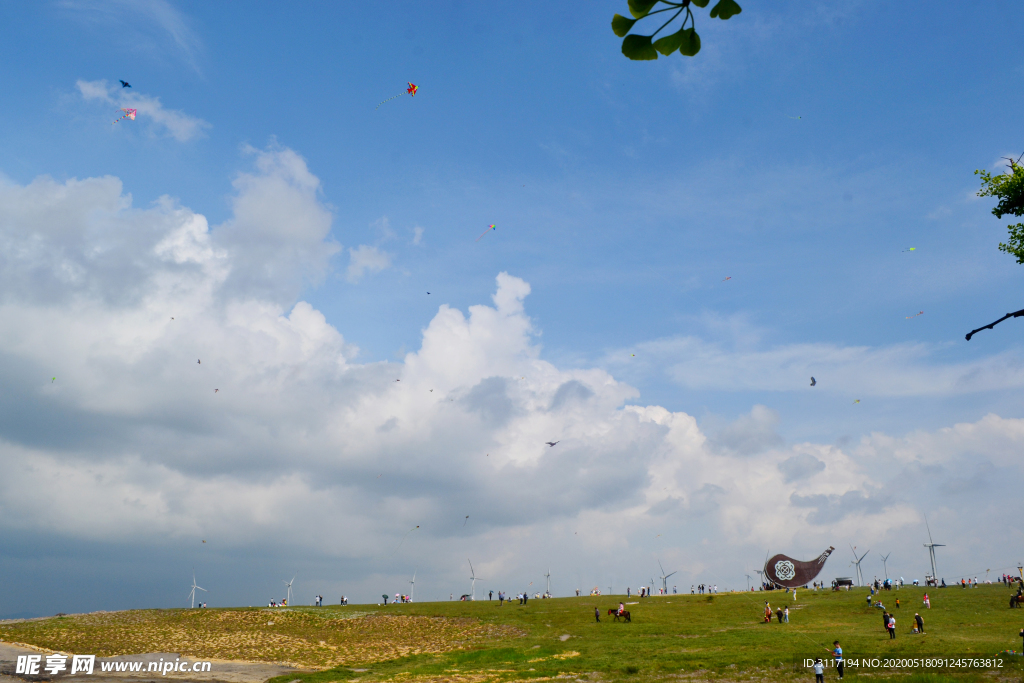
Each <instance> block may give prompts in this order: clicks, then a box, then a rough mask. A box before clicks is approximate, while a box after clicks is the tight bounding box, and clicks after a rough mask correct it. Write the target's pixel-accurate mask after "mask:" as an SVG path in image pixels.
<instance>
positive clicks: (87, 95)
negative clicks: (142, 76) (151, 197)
mask: <svg viewBox="0 0 1024 683" xmlns="http://www.w3.org/2000/svg"><path fill="white" fill-rule="evenodd" d="M75 85H76V86H77V87H78V91H79V92H80V93H81V94H82V99H84V100H86V101H93V100H98V101H100V102H105V103H107V104H110V105H113V106H115V107H117V108H118V109H120V108H131V109H135V110H136V111H137V116H139V117H141V120H142V121H145V120H146V118H147V117H148V118H149V119H150V120H152V122H153V124H155V125H154V128H155V129H156V130H162V131H165V132H166V134H167V135H170V136H171V137H173V138H174V139H175V140H178V141H179V142H187V141H189V140H194V139H196V138H198V137H201V136H203V135H204V134H205V131H206V129H208V128H210V124H209V123H207V122H206V121H203V120H202V119H200V118H197V117H194V116H189V115H188V114H186V113H185V112H182V111H178V110H176V109H166V108H164V106H163V104H162V103H161V102H160V98H159V97H151V96H149V95H141V94H139V93H137V92H135V91H134V90H125V89H124V88H120V87H116V88H111V87H110V86H108V85H107V82H106V81H105V80H101V81H84V80H81V79H79V80H78V81H76V82H75ZM114 118H116V117H114Z"/></svg>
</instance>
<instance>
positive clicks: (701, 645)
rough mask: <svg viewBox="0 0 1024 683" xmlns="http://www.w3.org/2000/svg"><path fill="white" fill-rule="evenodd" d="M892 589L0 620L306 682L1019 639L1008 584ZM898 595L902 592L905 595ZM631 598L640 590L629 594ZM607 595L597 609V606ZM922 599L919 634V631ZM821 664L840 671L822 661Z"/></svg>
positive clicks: (787, 658)
mask: <svg viewBox="0 0 1024 683" xmlns="http://www.w3.org/2000/svg"><path fill="white" fill-rule="evenodd" d="M923 592H924V591H923V589H921V588H914V587H905V588H904V589H903V590H900V591H892V592H890V593H883V594H882V596H881V597H882V600H883V602H884V603H885V604H886V606H887V607H889V608H890V610H891V611H893V612H894V613H895V615H896V618H897V638H896V639H895V640H890V639H889V636H888V634H887V632H886V631H885V630H884V629H883V627H882V618H881V610H879V609H876V608H873V607H868V606H867V604H866V602H865V596H866V594H867V591H866V590H864V589H857V590H855V591H851V592H849V593H847V592H840V593H832V592H817V593H815V592H813V591H805V590H800V591H799V592H798V599H797V600H796V601H795V602H794V601H793V600H792V596H791V595H787V594H785V593H783V592H772V593H731V594H721V595H716V596H713V597H709V596H691V595H672V596H665V597H655V598H648V599H646V600H643V601H640V602H639V604H630V605H628V609H629V610H630V611H631V612H632V616H633V621H632V623H629V624H626V623H616V622H613V621H612V620H611V619H610V618H609V617H607V616H606V612H607V609H608V608H612V607H615V606H616V605H617V604H618V602H619V600H620V598H621V599H624V596H602V597H600V598H590V597H580V598H557V599H553V600H534V599H531V600H530V601H529V603H528V604H527V605H525V606H520V605H518V604H516V603H515V602H512V603H511V604H509V603H506V604H505V605H504V606H503V607H499V606H498V603H497V601H493V602H488V601H486V600H484V601H477V602H475V603H462V602H439V603H422V604H411V605H388V606H387V607H383V606H380V607H377V606H363V605H358V606H350V607H322V608H306V607H302V608H288V609H280V608H278V609H268V608H262V609H259V608H255V609H208V610H148V611H136V612H119V613H110V614H97V615H82V616H77V617H67V618H60V619H57V618H55V619H48V620H44V621H36V622H26V623H19V624H10V625H2V626H0V639H3V640H6V641H8V642H21V643H29V644H33V645H37V646H40V647H45V648H50V649H60V650H63V651H66V652H76V653H89V654H97V655H115V654H127V653H137V652H147V651H163V652H167V651H174V652H180V653H181V654H183V655H187V656H189V657H194V658H217V659H245V660H249V661H267V662H270V661H274V662H288V663H292V664H295V665H299V666H303V667H307V668H311V669H316V670H317V671H316V672H315V673H309V674H304V675H301V676H291V677H288V678H287V681H284V680H282V681H281V683H290V681H294V680H296V679H297V678H298V679H300V680H302V681H303V682H304V683H328V682H332V681H349V680H356V679H358V680H360V681H363V682H365V683H370V682H372V681H383V680H399V681H407V680H409V681H421V680H428V679H433V680H442V679H443V680H448V681H453V682H462V683H476V682H480V681H486V680H510V679H524V678H529V679H535V680H536V679H547V678H553V677H561V678H576V679H580V680H584V679H597V678H600V679H602V680H619V679H630V680H633V681H637V682H638V683H639V682H640V681H646V680H664V679H668V678H673V679H679V678H681V679H687V680H688V679H694V678H696V679H703V678H712V679H720V680H723V681H724V680H780V681H782V680H808V681H813V680H814V677H813V674H811V673H809V672H807V671H806V670H802V669H797V666H796V664H797V662H798V661H800V660H802V659H804V658H807V657H809V658H814V657H816V656H821V657H822V658H823V659H827V658H828V656H827V649H828V647H829V646H830V645H831V643H832V641H833V640H839V641H840V642H841V644H842V646H843V649H844V651H845V653H846V656H847V657H848V658H849V659H850V660H853V659H857V660H863V659H865V658H867V659H872V658H877V659H879V660H880V661H879V664H884V660H885V659H886V658H891V657H895V658H915V657H917V658H923V657H943V658H953V657H966V656H973V657H987V658H991V657H994V656H995V655H997V654H998V653H999V652H1000V651H1002V650H1007V649H1013V650H1016V651H1018V652H1020V651H1021V650H1022V649H1024V648H1022V646H1021V639H1020V638H1019V637H1018V636H1017V633H1018V632H1019V631H1020V629H1021V628H1022V627H1024V610H1011V609H1009V607H1008V598H1009V595H1010V592H1009V591H1008V590H1007V589H1006V588H1005V587H1003V586H982V587H980V588H977V589H968V590H963V589H960V588H946V589H941V590H936V589H932V590H930V591H929V594H930V596H931V598H932V608H931V609H930V610H928V609H924V608H923V605H922V604H921V596H922V594H923ZM897 597H898V598H900V602H901V603H902V605H901V607H900V608H899V609H898V610H897V609H896V608H895V600H896V598H897ZM766 598H767V599H769V600H770V601H771V603H772V606H773V607H775V606H777V605H782V606H786V605H788V606H789V608H790V623H788V624H779V623H777V622H775V621H774V620H773V622H772V623H770V624H765V623H763V620H762V613H763V606H764V600H765V599H766ZM629 602H637V600H636V599H635V598H634V599H633V600H630V601H629ZM595 606H596V607H598V608H600V609H601V623H597V622H596V621H595V619H594V608H595ZM915 612H920V613H921V615H922V616H923V617H924V619H925V634H924V635H918V634H912V633H911V632H910V631H911V627H912V622H913V616H914V613H915ZM1022 660H1024V657H1019V656H1018V657H1014V656H1004V657H1003V668H1001V669H997V668H993V667H984V668H978V669H972V670H966V671H965V670H961V669H958V668H938V669H930V670H929V669H922V668H916V669H900V670H889V669H885V668H884V666H878V667H848V668H847V672H848V674H847V675H848V678H850V679H851V680H852V679H855V678H860V677H863V678H865V680H872V681H878V680H889V679H890V678H891V679H892V680H903V681H907V682H908V683H914V682H922V683H923V682H926V681H930V682H933V683H939V682H941V681H946V680H950V681H953V680H955V681H975V680H977V681H1015V682H1017V681H1022V680H1024V666H1022V665H1024V661H1022ZM826 680H836V676H835V673H834V672H828V673H827V675H826Z"/></svg>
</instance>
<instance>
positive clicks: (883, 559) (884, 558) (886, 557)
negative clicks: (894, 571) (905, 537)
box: [878, 553, 892, 581]
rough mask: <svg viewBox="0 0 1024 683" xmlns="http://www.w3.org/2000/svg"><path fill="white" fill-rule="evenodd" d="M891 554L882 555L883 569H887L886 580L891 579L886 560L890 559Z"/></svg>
mask: <svg viewBox="0 0 1024 683" xmlns="http://www.w3.org/2000/svg"><path fill="white" fill-rule="evenodd" d="M878 554H879V555H882V553H878ZM889 555H892V553H889ZM889 555H882V569H884V570H885V580H886V581H888V580H889V567H888V566H887V565H886V564H885V562H886V560H888V559H889Z"/></svg>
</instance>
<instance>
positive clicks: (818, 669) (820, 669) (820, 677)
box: [814, 657, 825, 683]
mask: <svg viewBox="0 0 1024 683" xmlns="http://www.w3.org/2000/svg"><path fill="white" fill-rule="evenodd" d="M824 680H825V665H824V664H823V663H822V661H821V657H818V658H817V659H815V660H814V683H823V682H824Z"/></svg>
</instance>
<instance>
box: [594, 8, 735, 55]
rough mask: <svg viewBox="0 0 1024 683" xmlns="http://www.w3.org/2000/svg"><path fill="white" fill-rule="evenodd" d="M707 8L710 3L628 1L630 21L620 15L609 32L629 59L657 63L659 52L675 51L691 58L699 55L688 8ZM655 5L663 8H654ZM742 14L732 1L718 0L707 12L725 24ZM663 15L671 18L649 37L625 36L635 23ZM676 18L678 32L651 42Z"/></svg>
mask: <svg viewBox="0 0 1024 683" xmlns="http://www.w3.org/2000/svg"><path fill="white" fill-rule="evenodd" d="M708 4H710V0H680V1H679V2H674V1H673V0H628V2H627V5H628V7H629V13H630V14H631V15H633V18H632V19H629V18H628V17H624V16H622V15H621V14H616V15H615V16H613V17H612V32H613V33H615V35H617V36H618V37H620V38H622V39H623V40H622V54H624V55H626V56H627V57H629V58H630V59H637V60H651V59H657V58H658V53H659V52H660V53H661V54H663V55H665V56H666V57H667V56H668V55H670V54H672V53H673V52H676V51H678V52H679V54H681V55H684V56H686V57H693V56H694V55H696V54H697V53H698V52H700V36H699V35H697V30H696V28H695V26H694V18H693V12H692V11H690V6H691V5H693V6H694V7H701V8H704V7H707V6H708ZM659 5H663V6H661V7H658V6H659ZM655 7H658V9H655ZM742 11H743V9H742V8H741V7H740V6H739V5H738V4H737V3H736V0H718V2H717V3H716V4H715V6H714V7H713V8H711V13H710V15H711V18H713V19H723V20H725V19H729V18H730V17H733V16H735V15H737V14H739V13H740V12H742ZM663 12H673V14H671V16H669V17H668V20H667V21H665V22H664V23H663V24H662V25H661V26H660V27H659V28H658V30H656V31H655V32H654V33H652V34H651V35H649V36H644V35H638V34H635V33H634V34H630V33H629V32H630V30H631V29H632V28H633V24H635V23H636V22H638V21H639V20H641V19H644V18H646V17H650V16H653V15H655V14H661V13H663ZM680 15H682V17H683V23H682V25H680V26H679V28H678V30H676V31H675V32H674V33H671V34H669V35H666V36H663V37H661V38H658V40H654V38H655V37H656V36H657V35H658V34H659V33H661V32H662V30H664V29H665V28H666V27H667V26H668V25H669V24H671V23H672V22H673V21H675V20H676V18H678V17H679V16H680ZM687 25H689V27H687ZM627 34H628V35H627Z"/></svg>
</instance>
